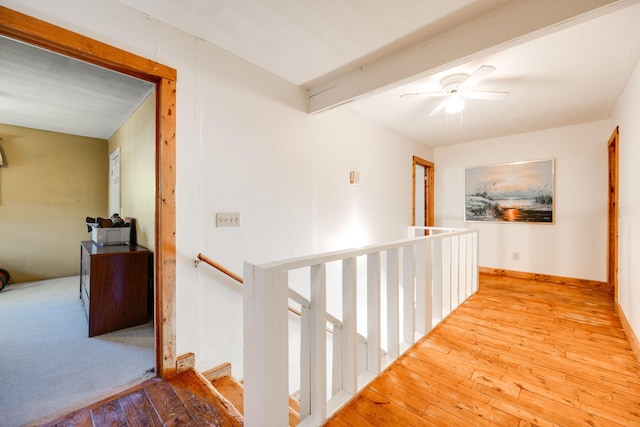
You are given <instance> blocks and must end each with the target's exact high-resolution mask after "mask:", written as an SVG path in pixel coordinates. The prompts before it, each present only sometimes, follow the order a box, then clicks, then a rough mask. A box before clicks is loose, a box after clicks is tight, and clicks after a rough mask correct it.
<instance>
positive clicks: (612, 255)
mask: <svg viewBox="0 0 640 427" xmlns="http://www.w3.org/2000/svg"><path fill="white" fill-rule="evenodd" d="M619 135H620V132H619V128H618V127H617V126H616V128H615V129H614V130H613V133H612V134H611V137H610V138H609V141H608V143H607V147H608V153H609V154H608V164H609V167H608V169H609V171H608V173H609V202H608V214H607V229H608V236H607V282H608V285H609V291H610V292H612V293H613V295H614V301H618V188H619V187H618V186H619V182H618V175H619V166H618V157H619V155H618V152H619V151H618V150H619V148H618V146H619Z"/></svg>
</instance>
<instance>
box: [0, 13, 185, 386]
mask: <svg viewBox="0 0 640 427" xmlns="http://www.w3.org/2000/svg"><path fill="white" fill-rule="evenodd" d="M0 35H3V36H6V37H9V38H12V39H16V40H20V41H22V42H25V43H28V44H31V45H34V46H38V47H41V48H44V49H47V50H50V51H53V52H57V53H60V54H62V55H66V56H69V57H72V58H75V59H78V60H81V61H85V62H88V63H91V64H95V65H98V66H100V67H104V68H108V69H110V70H114V71H117V72H120V73H123V74H127V75H130V76H133V77H137V78H140V79H143V80H147V81H150V82H153V83H155V85H156V94H157V96H156V99H157V102H156V158H155V167H156V197H155V199H156V223H155V257H154V258H155V263H154V281H155V287H154V289H155V297H154V300H155V310H154V314H155V328H154V329H155V342H156V375H157V376H159V377H160V378H168V377H171V376H173V375H175V373H176V339H175V338H176V331H175V317H176V316H175V313H176V303H175V299H176V298H175V291H176V244H175V242H176V221H175V218H176V212H175V183H176V172H175V169H176V168H175V164H176V161H175V160H176V154H175V151H176V78H177V72H176V70H175V69H173V68H170V67H167V66H165V65H162V64H159V63H157V62H154V61H150V60H148V59H146V58H143V57H140V56H137V55H134V54H132V53H129V52H126V51H124V50H121V49H118V48H115V47H113V46H109V45H107V44H105V43H102V42H99V41H97V40H93V39H91V38H88V37H85V36H83V35H81V34H77V33H74V32H72V31H69V30H66V29H64V28H61V27H58V26H55V25H52V24H49V23H47V22H44V21H41V20H39V19H36V18H33V17H31V16H28V15H24V14H22V13H19V12H16V11H14V10H11V9H8V8H6V7H4V6H0Z"/></svg>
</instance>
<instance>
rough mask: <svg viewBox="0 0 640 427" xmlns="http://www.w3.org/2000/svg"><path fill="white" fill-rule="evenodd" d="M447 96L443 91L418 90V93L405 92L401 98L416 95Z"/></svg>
mask: <svg viewBox="0 0 640 427" xmlns="http://www.w3.org/2000/svg"><path fill="white" fill-rule="evenodd" d="M441 96H445V94H444V93H442V92H416V93H403V94H402V95H400V98H415V97H436V98H437V97H441Z"/></svg>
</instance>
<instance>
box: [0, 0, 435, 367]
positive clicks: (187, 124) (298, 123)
mask: <svg viewBox="0 0 640 427" xmlns="http://www.w3.org/2000/svg"><path fill="white" fill-rule="evenodd" d="M3 3H4V5H5V6H7V7H10V8H13V9H15V10H18V11H21V12H23V13H27V14H30V15H32V16H35V17H37V18H40V19H44V20H46V21H49V22H51V23H53V24H56V25H60V26H62V27H65V28H68V29H71V30H73V31H76V32H79V33H81V34H84V35H87V36H90V37H93V38H96V39H98V40H101V41H103V42H106V43H109V44H112V45H115V46H117V47H120V48H123V49H125V50H128V51H130V52H133V53H136V54H139V55H141V56H145V57H147V58H149V59H152V60H155V61H157V62H160V63H163V64H166V65H168V66H171V67H174V68H176V69H177V70H178V83H177V169H176V170H177V189H176V197H177V212H176V216H177V218H176V221H177V272H176V273H177V284H176V285H177V286H176V288H177V291H176V292H177V316H176V317H177V320H176V322H177V354H178V355H180V354H183V353H186V352H190V351H193V352H195V353H196V357H197V360H196V363H197V367H198V368H199V369H201V370H205V369H209V368H212V367H213V366H215V365H217V364H219V363H222V362H231V363H232V364H233V371H234V375H235V376H237V377H239V378H241V377H242V366H241V363H242V333H241V328H242V301H241V290H240V288H239V286H237V285H236V284H235V283H233V282H232V281H230V280H227V279H226V278H224V277H222V276H221V275H220V274H218V273H216V272H214V271H212V270H211V269H210V268H209V267H208V266H206V265H201V266H200V267H198V268H197V269H196V268H194V260H195V257H196V255H197V254H198V253H199V252H202V253H204V254H206V255H208V256H209V257H211V258H213V259H215V260H217V261H218V262H220V263H222V264H223V265H225V266H227V267H228V268H230V269H231V270H233V271H235V272H237V273H239V274H241V273H242V263H243V261H244V260H249V261H251V262H256V263H261V262H265V261H272V260H276V259H280V258H283V257H290V256H299V255H305V254H309V253H312V252H318V251H325V250H331V249H337V248H344V247H350V246H354V245H359V244H366V243H373V242H379V241H384V240H390V239H401V238H404V237H405V233H406V226H407V225H409V224H410V221H411V188H412V182H411V180H412V156H413V155H417V156H420V157H422V158H425V159H428V160H431V159H432V158H433V151H432V150H431V149H430V148H428V147H426V146H424V145H422V144H418V143H415V142H412V141H409V140H407V139H406V138H402V137H399V136H397V135H395V134H392V133H390V132H387V131H385V130H384V129H381V128H379V127H375V126H372V125H370V124H368V123H367V122H366V121H365V120H363V119H361V118H360V117H359V116H357V115H354V114H351V113H348V112H346V111H342V110H338V109H336V110H333V111H329V112H326V113H321V114H318V115H314V116H310V115H307V114H306V113H304V112H303V111H304V110H305V106H306V93H305V92H304V91H303V90H301V89H299V88H297V87H295V86H293V85H290V84H288V83H286V82H284V81H282V80H281V79H279V78H276V77H275V76H273V75H271V74H269V73H267V72H264V71H262V70H260V69H258V68H256V67H254V66H252V65H250V64H248V63H246V62H244V61H241V60H239V59H237V58H235V57H234V56H232V55H230V54H228V53H226V52H224V51H222V50H219V49H218V48H216V47H214V46H212V45H210V44H207V43H205V42H203V41H201V40H198V39H196V38H195V37H192V36H189V35H187V34H185V33H183V32H181V31H179V30H177V29H175V28H172V27H169V26H167V25H164V24H162V23H159V22H157V21H155V20H152V19H149V18H148V17H146V16H144V15H142V14H140V13H138V12H136V11H135V10H133V9H130V8H128V7H127V6H124V5H123V4H121V3H119V2H116V1H113V0H95V1H92V2H85V1H82V0H60V1H56V2H55V4H53V3H54V2H41V1H37V0H26V1H25V0H20V1H17V0H10V1H4V2H3ZM350 170H358V171H359V172H360V182H361V183H360V185H359V186H350V185H349V171H350ZM228 211H233V212H240V213H241V226H240V227H239V228H215V227H214V215H215V212H228Z"/></svg>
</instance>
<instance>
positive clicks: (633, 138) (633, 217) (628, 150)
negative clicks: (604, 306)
mask: <svg viewBox="0 0 640 427" xmlns="http://www.w3.org/2000/svg"><path fill="white" fill-rule="evenodd" d="M639 116H640V63H639V64H638V65H637V66H636V69H635V71H634V73H633V75H632V76H631V79H630V80H629V83H628V85H627V87H626V88H625V90H624V92H623V94H622V96H621V97H620V99H619V100H618V104H617V106H616V110H615V112H614V114H613V118H612V126H616V125H617V126H620V144H619V146H618V153H619V156H620V157H619V162H620V163H619V167H620V176H619V184H620V194H619V200H618V208H619V217H618V235H619V241H618V251H619V260H618V269H619V270H618V303H619V304H620V307H621V308H622V310H623V312H624V314H625V317H626V318H627V320H628V321H629V323H630V324H631V327H632V328H633V330H634V332H635V335H636V337H640V264H639V263H638V259H639V258H640V221H639V220H638V219H639V218H640V191H639V190H638V182H640V168H639V167H638V159H640V121H638V117H639Z"/></svg>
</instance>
